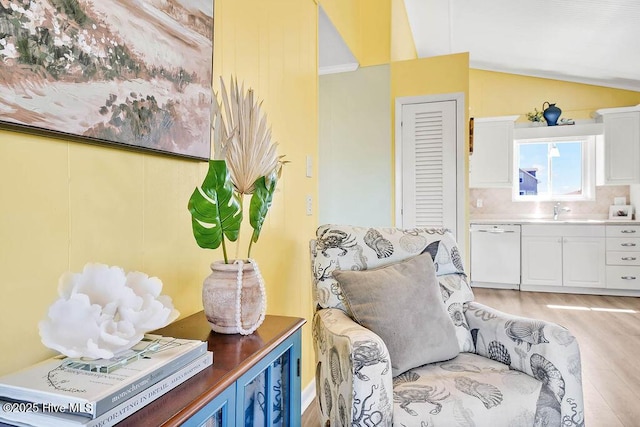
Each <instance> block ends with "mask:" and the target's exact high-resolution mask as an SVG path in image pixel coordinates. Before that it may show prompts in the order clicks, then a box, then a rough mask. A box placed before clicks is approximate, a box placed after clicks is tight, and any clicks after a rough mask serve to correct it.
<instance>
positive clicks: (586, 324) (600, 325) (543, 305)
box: [302, 288, 640, 427]
mask: <svg viewBox="0 0 640 427" xmlns="http://www.w3.org/2000/svg"><path fill="white" fill-rule="evenodd" d="M474 293H475V296H476V301H478V302H480V303H482V304H485V305H488V306H491V307H494V308H496V309H498V310H501V311H504V312H507V313H513V314H517V315H520V316H526V317H533V318H540V319H545V320H549V321H552V322H556V323H559V324H560V325H562V326H564V327H566V328H568V329H569V330H570V331H571V332H572V333H573V334H574V335H575V336H576V338H577V339H578V342H579V343H580V352H581V355H582V386H583V389H584V400H585V402H584V403H585V425H586V426H587V427H618V426H625V427H637V426H640V369H638V367H639V364H640V298H627V297H607V296H593V295H571V294H554V293H542V292H518V291H509V290H494V289H480V288H474ZM547 305H563V306H579V307H589V308H614V309H630V310H635V311H636V313H616V312H607V311H593V310H589V311H577V310H561V309H557V308H549V307H547ZM302 425H303V427H317V426H319V425H320V418H319V416H318V409H317V404H316V403H315V402H314V403H313V404H311V405H310V406H309V408H308V409H307V410H306V411H305V413H304V415H303V417H302Z"/></svg>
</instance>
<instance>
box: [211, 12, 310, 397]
mask: <svg viewBox="0 0 640 427" xmlns="http://www.w3.org/2000/svg"><path fill="white" fill-rule="evenodd" d="M215 6H216V11H215V12H216V20H215V22H216V32H215V51H214V52H215V53H214V76H220V75H222V76H224V77H225V78H228V76H229V75H231V74H234V75H236V76H238V77H239V78H241V79H242V80H244V81H245V83H246V84H248V85H250V86H251V87H253V88H254V89H255V92H256V94H257V96H259V97H260V98H261V99H263V100H264V103H263V108H264V110H265V111H266V113H267V114H268V118H269V121H270V123H271V125H272V130H273V138H274V139H275V141H277V142H278V143H279V147H278V150H279V153H280V154H285V155H286V160H289V161H290V162H291V163H289V164H287V165H285V167H284V171H283V177H282V179H281V181H279V182H278V189H277V190H276V194H275V195H274V200H273V205H272V207H271V210H270V211H269V215H268V216H267V223H266V224H265V228H264V229H263V231H262V233H261V235H260V241H258V243H257V244H256V245H254V249H253V250H252V254H251V255H252V257H253V258H255V259H256V260H257V261H258V262H259V264H260V269H261V271H262V273H263V275H264V279H265V283H266V286H267V312H268V313H272V314H282V315H290V316H298V317H305V318H306V319H307V320H308V323H307V325H305V327H304V332H303V349H302V351H303V377H302V387H303V388H304V387H305V386H306V385H307V384H308V383H309V381H311V379H312V378H313V374H314V372H315V356H314V353H313V346H312V344H311V327H310V323H311V322H310V321H311V316H312V315H313V302H312V298H311V267H310V258H309V240H310V239H311V238H313V236H314V235H315V228H316V225H317V217H316V215H315V214H314V215H313V216H307V215H306V211H305V197H306V195H307V194H309V195H311V196H312V197H313V200H314V212H317V209H315V205H316V203H315V201H317V200H318V180H317V173H314V174H313V175H314V176H313V178H306V177H305V169H306V156H307V155H310V156H312V158H313V161H314V166H317V164H316V163H317V159H318V73H317V70H318V63H317V46H318V40H317V27H318V24H317V23H318V16H317V13H318V10H317V5H316V4H315V2H314V1H313V0H270V1H268V2H265V1H263V0H242V1H238V0H222V1H220V0H218V1H216V2H215ZM315 170H316V171H317V167H315ZM247 226H248V224H247ZM245 228H246V227H245ZM245 231H248V230H245ZM248 238H249V237H248V233H246V234H245V235H244V237H243V248H244V247H246V243H247V241H248Z"/></svg>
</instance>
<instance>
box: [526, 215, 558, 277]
mask: <svg viewBox="0 0 640 427" xmlns="http://www.w3.org/2000/svg"><path fill="white" fill-rule="evenodd" d="M525 227H526V226H523V231H524V228H525ZM522 284H523V285H538V286H562V237H560V236H525V235H523V236H522Z"/></svg>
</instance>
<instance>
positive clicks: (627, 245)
mask: <svg viewBox="0 0 640 427" xmlns="http://www.w3.org/2000/svg"><path fill="white" fill-rule="evenodd" d="M635 245H636V244H635V243H620V246H626V247H630V246H635Z"/></svg>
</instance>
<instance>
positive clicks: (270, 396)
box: [117, 311, 305, 427]
mask: <svg viewBox="0 0 640 427" xmlns="http://www.w3.org/2000/svg"><path fill="white" fill-rule="evenodd" d="M304 323H305V320H304V319H301V318H297V317H288V316H274V315H266V316H265V318H264V322H263V323H262V325H260V327H259V328H258V329H257V330H256V331H255V332H254V333H252V334H250V335H240V334H217V333H215V332H212V331H211V327H210V326H209V323H208V322H207V318H206V316H205V314H204V312H202V311H200V312H198V313H195V314H192V315H191V316H187V317H185V318H184V319H181V320H178V321H176V322H173V323H171V324H170V325H168V326H166V327H164V328H162V329H159V330H157V331H155V332H154V333H157V334H160V335H164V336H169V337H177V338H187V339H199V340H203V341H205V340H206V341H207V344H208V349H209V351H212V352H213V366H210V367H208V368H206V369H204V370H203V371H202V372H200V373H198V374H197V375H195V376H194V377H193V378H190V379H189V380H187V381H185V382H183V383H182V384H180V385H178V386H177V387H175V388H174V389H172V390H171V391H169V392H168V393H166V394H164V395H162V396H160V397H159V398H158V399H156V400H154V401H153V402H150V403H149V404H147V405H145V406H144V407H143V408H141V409H139V410H138V411H135V412H134V413H133V414H131V415H130V416H129V417H127V418H125V419H124V420H122V421H121V422H120V423H118V424H117V426H118V427H139V426H163V427H178V426H188V427H204V426H206V427H222V426H224V427H232V426H235V427H245V426H250V427H257V426H261V427H271V426H274V427H285V426H299V425H300V420H301V395H300V387H301V384H300V357H301V338H302V329H301V328H302V326H303V325H304Z"/></svg>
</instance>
